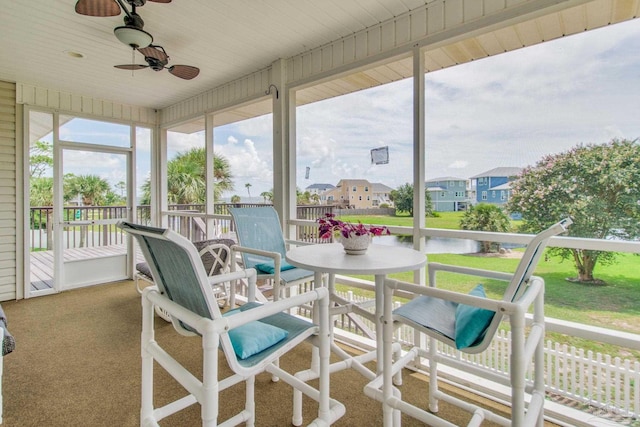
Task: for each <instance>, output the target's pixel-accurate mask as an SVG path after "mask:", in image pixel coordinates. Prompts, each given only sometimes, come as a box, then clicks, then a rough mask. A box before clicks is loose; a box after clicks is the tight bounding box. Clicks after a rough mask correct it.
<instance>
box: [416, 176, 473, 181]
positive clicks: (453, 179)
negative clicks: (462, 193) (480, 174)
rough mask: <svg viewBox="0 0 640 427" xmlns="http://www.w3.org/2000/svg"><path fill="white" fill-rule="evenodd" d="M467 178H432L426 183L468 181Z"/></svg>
mask: <svg viewBox="0 0 640 427" xmlns="http://www.w3.org/2000/svg"><path fill="white" fill-rule="evenodd" d="M466 180H467V179H466V178H458V177H455V176H441V177H439V178H431V179H428V180H426V181H425V182H440V181H466Z"/></svg>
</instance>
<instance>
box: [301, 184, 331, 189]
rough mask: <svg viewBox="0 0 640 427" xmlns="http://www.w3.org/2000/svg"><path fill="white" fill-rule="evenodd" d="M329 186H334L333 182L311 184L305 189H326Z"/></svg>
mask: <svg viewBox="0 0 640 427" xmlns="http://www.w3.org/2000/svg"><path fill="white" fill-rule="evenodd" d="M329 188H336V186H335V185H333V184H311V185H310V186H308V187H307V188H306V190H326V189H329Z"/></svg>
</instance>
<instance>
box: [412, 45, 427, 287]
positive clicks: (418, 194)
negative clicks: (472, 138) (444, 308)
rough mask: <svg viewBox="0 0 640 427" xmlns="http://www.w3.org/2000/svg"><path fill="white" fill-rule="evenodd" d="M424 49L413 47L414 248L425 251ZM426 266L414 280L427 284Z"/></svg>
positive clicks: (414, 275)
mask: <svg viewBox="0 0 640 427" xmlns="http://www.w3.org/2000/svg"><path fill="white" fill-rule="evenodd" d="M424 72H425V69H424V51H423V50H422V49H420V48H419V47H415V48H414V49H413V248H414V249H415V250H417V251H420V252H423V251H424V237H420V229H421V228H424V226H425V220H424V216H425V207H424V203H425V196H424V190H425V183H424V180H425V178H424V177H425V137H424V133H425V109H424V105H425V100H424V98H425V85H424ZM424 269H425V268H424V267H422V268H420V269H419V270H416V271H414V272H413V281H414V283H418V284H421V285H424V284H425V274H424V272H425V270H424Z"/></svg>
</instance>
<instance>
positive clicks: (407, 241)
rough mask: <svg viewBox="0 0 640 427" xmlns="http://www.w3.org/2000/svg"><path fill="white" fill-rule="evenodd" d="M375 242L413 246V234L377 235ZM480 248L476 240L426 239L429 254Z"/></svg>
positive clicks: (464, 252) (426, 248) (459, 252)
mask: <svg viewBox="0 0 640 427" xmlns="http://www.w3.org/2000/svg"><path fill="white" fill-rule="evenodd" d="M373 242H374V243H376V244H379V245H389V246H404V247H408V248H412V247H413V237H412V236H377V237H374V239H373ZM479 250H480V243H479V242H476V241H475V240H468V239H452V238H446V237H431V238H427V239H426V241H425V253H427V254H468V253H475V252H478V251H479Z"/></svg>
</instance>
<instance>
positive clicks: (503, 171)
mask: <svg viewBox="0 0 640 427" xmlns="http://www.w3.org/2000/svg"><path fill="white" fill-rule="evenodd" d="M520 172H522V168H514V167H499V168H493V169H490V170H488V171H486V172H482V173H479V174H478V175H475V176H472V177H471V178H470V179H477V178H485V177H497V176H506V177H512V176H516V175H519V174H520Z"/></svg>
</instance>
